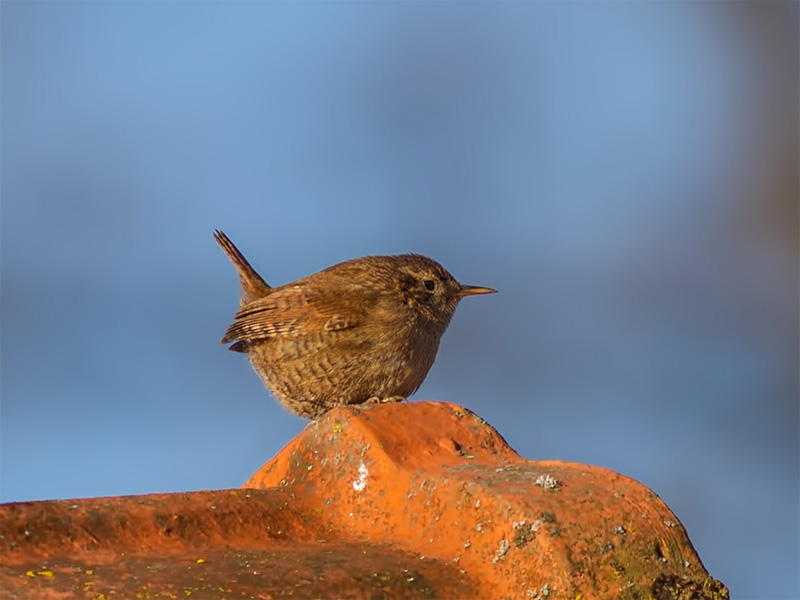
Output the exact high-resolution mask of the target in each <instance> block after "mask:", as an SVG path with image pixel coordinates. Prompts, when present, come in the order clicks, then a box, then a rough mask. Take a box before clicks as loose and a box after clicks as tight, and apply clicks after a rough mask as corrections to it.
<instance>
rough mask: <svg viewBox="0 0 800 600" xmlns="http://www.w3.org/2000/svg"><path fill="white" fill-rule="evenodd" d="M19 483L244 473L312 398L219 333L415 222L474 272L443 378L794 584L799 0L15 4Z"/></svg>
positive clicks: (428, 393) (14, 429)
mask: <svg viewBox="0 0 800 600" xmlns="http://www.w3.org/2000/svg"><path fill="white" fill-rule="evenodd" d="M0 13H1V14H0V16H1V17H2V22H1V25H0V27H1V30H0V33H1V34H2V35H1V38H2V41H1V42H0V44H1V46H0V51H1V56H2V58H1V60H2V63H1V64H0V66H1V67H2V82H1V83H2V87H1V88H0V89H1V92H2V98H1V100H2V104H1V105H0V107H1V108H2V132H1V133H2V140H1V141H2V156H1V158H2V180H1V184H2V190H1V191H2V204H1V205H0V209H1V211H2V212H1V213H0V216H1V217H2V221H1V223H2V239H1V243H2V246H1V250H2V379H1V380H0V385H1V386H2V387H1V388H0V391H1V392H2V394H1V396H0V402H1V404H0V500H2V501H17V500H32V499H52V498H71V497H87V496H99V495H117V494H141V493H148V492H161V491H181V490H196V489H209V488H225V487H235V486H239V485H241V484H242V482H243V481H244V480H245V479H247V478H248V476H249V475H250V474H251V473H252V472H254V471H255V470H256V469H257V468H258V467H259V466H260V465H261V464H263V463H264V462H265V461H266V460H268V459H269V458H270V457H271V456H273V455H274V454H275V453H276V452H277V451H278V450H279V449H280V448H281V447H282V446H283V445H284V444H285V443H286V442H288V441H289V440H290V439H291V438H292V437H294V436H295V435H296V434H298V433H299V432H300V430H301V429H302V427H303V426H304V421H302V420H300V419H298V418H296V417H293V416H291V415H289V414H287V413H285V412H284V411H283V410H281V409H280V408H279V406H278V405H277V403H276V402H275V401H274V400H273V399H271V398H270V397H269V396H268V395H267V393H266V391H265V390H264V389H263V387H262V384H261V382H260V380H259V379H258V378H257V376H256V375H255V374H254V373H252V372H251V370H250V368H249V366H248V365H247V363H246V361H245V360H244V358H243V357H242V356H241V355H238V354H235V353H231V352H227V351H226V350H225V348H224V347H223V346H221V345H220V344H219V343H218V341H219V338H220V337H221V335H222V333H223V332H224V330H225V328H226V326H227V325H228V323H229V321H230V320H231V318H232V315H233V312H234V311H235V309H236V306H237V302H238V282H237V279H236V276H235V273H234V270H233V268H232V266H231V265H230V264H229V263H228V261H227V259H226V258H225V256H224V255H223V254H222V252H221V251H220V250H219V248H217V247H216V245H215V244H214V242H213V239H212V237H211V233H212V230H213V229H214V228H221V229H223V230H224V231H226V232H227V233H228V234H229V235H230V236H231V237H232V239H233V240H234V241H235V242H236V243H237V244H238V245H239V246H240V247H241V248H242V250H243V251H244V253H245V254H246V255H247V256H248V257H249V258H250V259H251V262H253V264H254V265H255V266H256V268H257V269H258V270H259V271H260V272H261V273H262V274H263V276H264V277H265V278H266V279H267V281H269V282H270V283H273V284H276V285H278V284H283V283H287V282H289V281H292V280H294V279H297V278H299V277H302V276H304V275H307V274H309V273H312V272H314V271H317V270H319V269H321V268H323V267H326V266H328V265H330V264H333V263H335V262H338V261H341V260H344V259H347V258H352V257H356V256H361V255H365V254H376V253H380V254H388V253H399V252H412V251H413V252H420V253H423V254H427V255H430V256H432V257H434V258H435V259H437V260H439V261H440V262H441V263H442V264H444V265H445V266H446V267H447V268H448V269H449V270H450V271H451V272H452V273H453V274H454V275H455V276H456V277H457V278H459V279H460V280H461V281H463V282H465V283H469V284H480V285H488V286H492V287H495V288H497V289H498V290H500V294H498V295H495V296H487V297H482V298H476V299H469V300H467V301H465V302H464V303H463V304H462V306H461V307H460V308H459V310H458V312H457V314H456V316H455V318H454V321H453V323H452V325H451V327H450V329H449V330H448V332H447V334H446V335H445V338H444V340H443V343H442V347H441V350H440V353H439V358H438V360H437V363H436V365H435V366H434V368H433V370H432V371H431V374H430V376H429V377H428V379H427V381H426V383H425V384H424V385H423V387H422V389H421V390H420V392H418V394H417V395H416V397H417V398H430V399H441V400H450V401H454V402H458V403H461V404H464V405H466V406H468V407H469V408H471V409H473V410H475V411H476V412H477V413H478V414H480V415H481V416H483V417H484V418H486V419H487V420H488V421H489V422H490V423H492V424H493V425H495V426H496V427H497V428H498V429H499V431H500V432H501V433H502V434H503V435H504V436H505V437H506V439H507V440H508V441H509V443H510V444H511V445H512V446H513V447H514V448H515V449H517V450H518V451H519V452H520V453H521V454H523V455H524V456H527V457H529V458H535V459H563V460H572V461H580V462H585V463H590V464H596V465H602V466H604V467H608V468H610V469H614V470H616V471H619V472H622V473H624V474H626V475H629V476H632V477H634V478H636V479H638V480H640V481H642V482H643V483H645V484H646V485H648V486H650V487H652V488H653V490H654V491H656V492H657V493H658V494H659V495H661V497H662V498H663V499H664V500H665V501H666V503H667V504H668V505H669V506H670V507H671V508H672V509H673V511H675V513H676V514H677V516H678V517H679V518H680V519H681V521H682V522H683V523H684V525H685V526H686V527H687V529H688V531H689V534H690V536H691V539H692V541H693V543H694V544H695V547H696V548H697V550H698V552H699V554H700V556H701V557H702V559H703V561H704V564H705V565H706V567H707V568H708V569H709V571H710V572H711V573H712V574H713V575H714V576H716V577H717V578H719V579H721V580H722V581H723V582H725V583H726V584H727V585H728V586H729V587H730V589H731V592H732V595H733V597H736V598H797V597H799V596H800V589H799V587H798V567H797V565H798V563H799V561H800V553H799V552H798V543H799V540H798V535H800V534H799V533H798V532H799V531H800V523H799V522H798V514H799V508H800V507H799V506H798V489H799V481H798V473H799V472H800V471H799V469H798V466H799V465H798V358H799V355H798V245H797V244H798V239H797V226H798V208H797V203H798V195H799V191H798V164H799V162H800V157H799V156H798V131H800V123H799V122H798V106H800V91H799V89H800V84H799V82H798V73H799V72H800V69H799V68H798V66H799V65H798V61H799V59H798V5H797V4H796V3H789V2H783V3H781V2H769V3H766V2H736V3H705V2H680V3H664V2H661V3H639V2H637V3H627V2H614V3H604V2H595V3H520V2H514V3H491V4H490V3H480V2H470V3H454V2H440V3H420V2H417V3H364V2H353V3H343V2H335V3H334V2H330V3H316V2H305V3H288V2H287V3H258V2H247V3H215V2H203V3H199V2H197V3H192V2H163V3H151V2H114V3H99V2H86V3H83V2H11V1H5V2H2V4H0Z"/></svg>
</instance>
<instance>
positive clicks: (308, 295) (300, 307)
mask: <svg viewBox="0 0 800 600" xmlns="http://www.w3.org/2000/svg"><path fill="white" fill-rule="evenodd" d="M214 238H215V239H216V240H217V243H218V244H219V245H220V246H221V247H222V249H223V250H224V251H225V254H227V255H228V257H229V258H230V259H231V261H232V262H233V264H234V266H235V267H236V270H237V271H238V272H239V278H240V279H241V282H242V299H241V310H239V312H238V313H236V317H235V321H234V322H233V323H232V324H231V326H230V327H228V331H227V332H226V333H225V337H223V338H222V343H223V344H228V343H231V346H230V350H234V351H236V352H244V353H246V354H247V356H248V358H249V359H250V363H251V364H252V365H253V368H254V369H255V371H256V372H257V373H258V374H259V375H260V376H261V378H262V379H263V380H264V382H265V383H266V385H267V387H268V388H269V390H270V391H271V392H272V394H273V395H274V396H275V397H276V398H277V399H278V400H279V401H280V403H281V404H282V405H283V406H284V407H285V408H286V409H287V410H289V411H291V412H293V413H295V414H297V415H300V416H301V417H307V418H311V419H313V418H316V417H319V416H320V415H322V414H323V413H325V412H326V411H328V410H330V409H331V408H333V407H335V406H343V405H352V404H362V403H374V402H397V401H402V400H405V399H406V398H407V397H408V396H409V395H411V394H412V393H414V392H415V391H416V390H417V388H419V386H420V385H421V384H422V381H423V380H424V379H425V376H426V375H427V374H428V371H429V370H430V368H431V365H433V361H434V359H435V358H436V351H437V350H438V348H439V340H440V339H441V337H442V334H443V333H444V330H445V329H446V328H447V325H448V324H449V323H450V319H451V318H452V316H453V313H454V312H455V310H456V306H457V305H458V302H459V301H460V300H461V299H462V298H464V297H465V296H472V295H474V294H491V293H494V292H495V291H496V290H493V289H491V288H485V287H476V286H470V285H461V284H460V283H458V282H457V281H456V280H455V279H454V278H453V276H452V275H450V273H448V272H447V271H446V270H445V269H444V268H443V267H442V266H441V265H440V264H439V263H437V262H436V261H434V260H431V259H430V258H426V257H425V256H420V255H419V254H401V255H398V256H365V257H363V258H356V259H354V260H348V261H346V262H343V263H339V264H337V265H333V266H332V267H328V268H327V269H324V270H322V271H319V272H318V273H314V274H313V275H309V276H308V277H304V278H303V279H299V280H297V281H295V282H294V283H288V284H286V285H283V286H281V287H275V288H274V287H270V286H269V285H268V284H267V283H266V282H265V281H264V280H263V279H262V278H261V276H260V275H259V274H258V273H256V271H255V270H254V269H253V267H251V266H250V263H248V262H247V260H246V259H245V257H244V256H243V255H242V253H241V252H239V249H238V248H237V247H236V246H234V244H233V242H231V240H230V239H229V238H228V237H227V236H226V235H225V234H224V233H222V232H221V231H215V232H214Z"/></svg>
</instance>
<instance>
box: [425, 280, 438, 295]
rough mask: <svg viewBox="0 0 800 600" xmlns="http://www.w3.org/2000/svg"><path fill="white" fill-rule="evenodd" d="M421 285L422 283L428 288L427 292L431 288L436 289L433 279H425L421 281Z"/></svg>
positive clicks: (431, 289) (430, 290)
mask: <svg viewBox="0 0 800 600" xmlns="http://www.w3.org/2000/svg"><path fill="white" fill-rule="evenodd" d="M422 285H424V286H425V289H426V290H428V291H429V292H432V291H433V290H435V289H436V282H435V281H433V280H432V279H426V280H425V281H423V282H422Z"/></svg>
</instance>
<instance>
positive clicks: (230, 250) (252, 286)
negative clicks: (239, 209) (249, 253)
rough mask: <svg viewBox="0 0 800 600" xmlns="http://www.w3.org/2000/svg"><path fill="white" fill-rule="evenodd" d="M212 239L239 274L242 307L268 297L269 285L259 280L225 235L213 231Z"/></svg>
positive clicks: (258, 276)
mask: <svg viewBox="0 0 800 600" xmlns="http://www.w3.org/2000/svg"><path fill="white" fill-rule="evenodd" d="M214 239H215V240H217V243H218V244H219V245H220V247H221V248H222V249H223V250H224V252H225V254H227V255H228V258H230V259H231V262H232V263H233V266H234V267H236V271H237V272H238V273H239V279H240V280H241V281H242V301H241V304H242V306H245V305H246V304H249V303H250V302H252V301H253V300H257V299H258V298H263V297H264V296H268V295H269V294H270V293H271V292H272V288H271V287H270V286H269V284H267V282H266V281H264V280H263V279H262V278H261V275H259V274H258V273H256V270H255V269H254V268H253V267H252V266H250V263H249V262H247V259H246V258H245V257H244V255H243V254H242V253H241V252H239V249H238V248H237V247H236V246H235V245H234V243H233V242H232V241H231V240H230V238H229V237H228V236H227V235H225V234H224V233H222V232H221V231H220V230H218V229H217V230H215V231H214Z"/></svg>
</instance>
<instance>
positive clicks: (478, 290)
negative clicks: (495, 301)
mask: <svg viewBox="0 0 800 600" xmlns="http://www.w3.org/2000/svg"><path fill="white" fill-rule="evenodd" d="M496 293H497V290H493V289H492V288H487V287H480V286H477V285H462V286H461V289H459V290H458V295H459V296H461V297H462V298H463V297H464V296H477V295H478V294H496Z"/></svg>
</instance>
